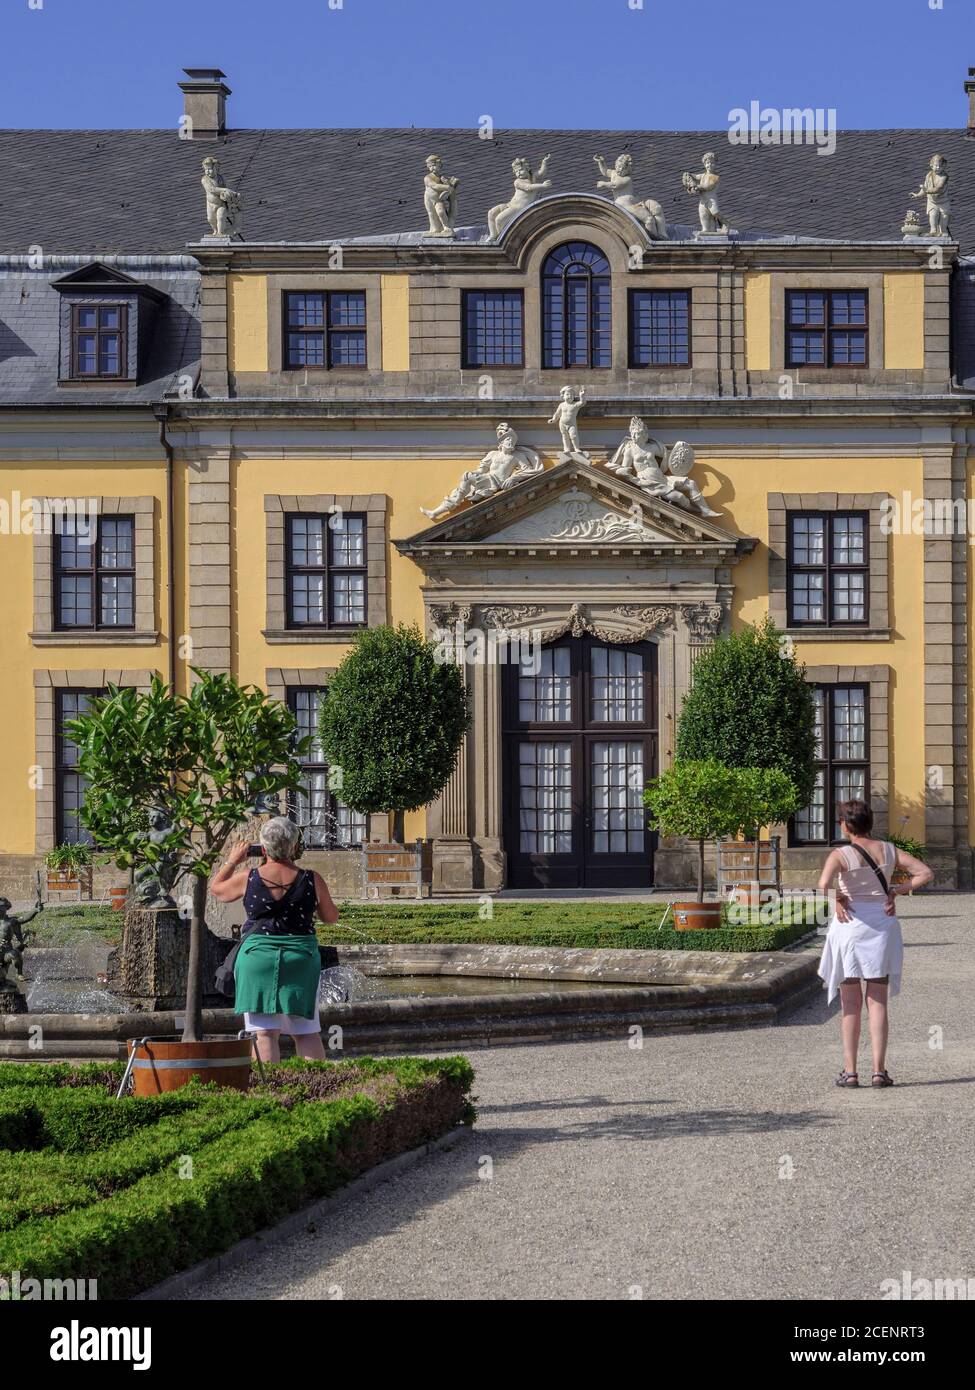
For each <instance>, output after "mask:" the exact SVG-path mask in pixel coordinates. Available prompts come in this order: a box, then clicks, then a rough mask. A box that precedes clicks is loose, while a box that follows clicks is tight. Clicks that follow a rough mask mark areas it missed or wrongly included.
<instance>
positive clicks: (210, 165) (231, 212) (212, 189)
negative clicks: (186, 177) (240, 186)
mask: <svg viewBox="0 0 975 1390" xmlns="http://www.w3.org/2000/svg"><path fill="white" fill-rule="evenodd" d="M200 182H201V183H202V184H203V191H204V192H205V193H206V195H207V221H208V222H209V224H210V235H211V236H221V237H232V236H239V237H243V235H244V233H243V230H242V227H241V211H240V209H241V201H240V194H239V193H235V192H234V190H233V189H232V188H224V186H223V185H222V184H221V182H220V162H219V160H217V159H214V157H213V155H212V154H208V155H207V157H206V159H205V160H204V161H203V178H202V179H201V180H200Z"/></svg>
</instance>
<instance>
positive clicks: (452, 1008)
mask: <svg viewBox="0 0 975 1390" xmlns="http://www.w3.org/2000/svg"><path fill="white" fill-rule="evenodd" d="M341 954H342V958H343V960H344V962H345V963H346V964H348V965H355V966H356V967H357V968H359V969H360V970H363V971H364V972H365V973H366V975H367V977H368V978H369V979H370V980H371V981H373V982H374V984H375V985H377V986H381V985H382V983H383V979H384V978H392V979H395V980H396V982H397V984H398V985H403V984H405V983H407V982H408V981H409V980H410V979H413V980H414V981H416V986H415V990H414V992H413V993H412V994H409V995H405V994H404V995H400V996H399V997H396V998H379V999H377V998H373V999H367V1000H361V1001H359V1002H352V1003H342V1004H331V1005H329V1006H328V1007H326V1008H323V1009H322V1010H321V1014H320V1017H321V1022H322V1029H323V1032H324V1033H325V1036H326V1046H327V1047H329V1049H330V1051H331V1052H332V1053H334V1054H335V1055H336V1056H341V1055H355V1054H361V1053H364V1052H372V1053H383V1052H399V1051H403V1050H405V1049H411V1050H415V1049H418V1048H419V1049H423V1050H434V1051H440V1050H443V1049H450V1048H455V1047H478V1046H494V1045H498V1044H503V1043H525V1042H541V1041H553V1040H556V1039H562V1038H564V1039H570V1038H586V1037H594V1036H600V1037H612V1036H615V1037H620V1038H624V1039H625V1038H628V1037H629V1036H630V1029H632V1028H633V1027H634V1026H639V1027H641V1028H643V1029H645V1030H669V1029H675V1028H676V1029H699V1028H702V1029H703V1028H724V1027H743V1026H749V1025H764V1024H768V1023H771V1022H774V1021H775V1020H776V1019H777V1018H779V1017H780V1016H781V1015H782V1014H784V1013H785V1012H787V1011H788V1010H789V1009H791V1008H793V1007H794V1006H795V1005H796V1004H798V1003H800V1002H802V1001H803V1000H805V999H807V998H809V997H810V996H811V995H813V994H817V993H818V992H819V991H820V989H821V985H820V981H819V979H818V977H817V975H816V967H817V965H818V961H819V952H818V951H817V950H810V949H794V950H790V951H782V952H770V953H756V954H754V955H743V954H741V953H734V954H730V953H729V954H727V955H724V954H719V953H717V952H685V951H612V950H610V951H607V950H598V951H595V950H594V951H574V950H563V949H561V948H556V947H551V948H541V947H538V948H535V947H521V946H510V947H508V946H502V947H498V946H490V947H488V946H462V947H461V946H456V947H452V946H358V947H350V948H346V949H343V951H342V953H341ZM502 980H503V981H504V982H505V983H504V984H503V985H502V983H501V982H502ZM475 982H478V983H475ZM512 982H517V983H516V984H515V985H514V987H512ZM450 983H454V984H455V985H456V987H457V988H456V989H455V990H454V992H447V993H445V994H439V993H437V994H433V993H432V992H431V993H430V994H424V993H422V992H420V991H422V990H424V989H425V988H427V987H429V988H430V989H431V991H432V989H433V988H436V989H437V990H439V989H441V988H443V987H444V986H448V990H449V984H450ZM461 990H463V991H464V992H460V991H461ZM475 990H476V992H471V991H475ZM203 1018H204V1030H205V1032H206V1033H207V1034H208V1035H218V1036H219V1035H223V1036H232V1035H234V1034H236V1033H237V1031H238V1030H239V1029H240V1028H241V1026H242V1023H243V1020H242V1018H241V1016H240V1015H239V1014H235V1013H234V1012H233V1011H232V1010H231V1009H209V1010H205V1011H204V1016H203ZM182 1026H183V1020H182V1015H181V1014H180V1013H179V1012H178V1011H176V1010H161V1011H156V1012H145V1013H137V1012H129V1013H87V1014H85V1013H68V1014H64V1013H54V1014H37V1013H28V1014H19V1015H11V1016H8V1017H5V1018H0V1058H3V1059H8V1060H11V1059H15V1058H20V1059H22V1060H25V1061H33V1062H36V1061H42V1060H63V1059H66V1058H72V1059H81V1058H84V1059H86V1060H90V1059H93V1058H111V1059H113V1060H115V1059H119V1058H124V1057H125V1055H126V1044H127V1042H128V1040H129V1039H130V1038H138V1037H145V1036H152V1037H156V1038H165V1037H167V1036H172V1037H175V1036H177V1035H178V1034H179V1032H180V1031H181V1030H182ZM38 1029H39V1030H40V1032H39V1033H38V1032H37V1030H38ZM336 1029H341V1034H338V1033H337V1032H335V1031H334V1030H336ZM32 1030H33V1031H32ZM38 1039H40V1040H41V1043H42V1045H41V1046H40V1047H38V1046H37V1041H38ZM32 1040H33V1042H32Z"/></svg>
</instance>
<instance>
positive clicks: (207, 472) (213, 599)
mask: <svg viewBox="0 0 975 1390" xmlns="http://www.w3.org/2000/svg"><path fill="white" fill-rule="evenodd" d="M230 469H231V459H230V450H229V449H218V450H215V451H213V452H212V453H210V454H208V455H207V456H206V457H203V458H198V459H193V460H191V462H190V469H189V571H190V575H189V583H190V636H191V637H192V639H193V655H192V664H193V665H194V666H198V667H199V668H200V669H201V670H204V671H229V670H230V669H231V646H232V641H233V618H232V609H231V561H230V550H231V484H230Z"/></svg>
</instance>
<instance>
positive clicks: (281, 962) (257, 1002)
mask: <svg viewBox="0 0 975 1390" xmlns="http://www.w3.org/2000/svg"><path fill="white" fill-rule="evenodd" d="M320 974H321V957H320V956H319V953H318V940H317V938H316V937H315V936H313V935H307V936H264V935H262V934H261V933H259V932H251V934H250V935H249V936H247V937H245V938H244V940H243V942H242V943H241V947H240V950H239V951H238V952H237V959H236V961H235V963H234V980H235V983H236V986H237V992H236V996H235V1000H234V1010H235V1012H236V1013H239V1014H243V1013H249V1014H291V1015H296V1016H297V1017H299V1018H317V1017H318V1004H317V1000H318V977H319V975H320Z"/></svg>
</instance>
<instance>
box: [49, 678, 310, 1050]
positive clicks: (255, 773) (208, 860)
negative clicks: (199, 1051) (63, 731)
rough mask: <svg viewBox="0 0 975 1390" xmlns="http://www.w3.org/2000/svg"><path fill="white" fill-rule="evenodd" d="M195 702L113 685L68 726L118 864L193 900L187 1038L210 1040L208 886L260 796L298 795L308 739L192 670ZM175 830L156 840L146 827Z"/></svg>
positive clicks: (274, 709) (269, 706)
mask: <svg viewBox="0 0 975 1390" xmlns="http://www.w3.org/2000/svg"><path fill="white" fill-rule="evenodd" d="M194 674H195V675H196V677H197V682H196V684H195V685H194V686H193V689H192V690H191V691H190V693H189V695H177V694H175V693H174V692H173V690H171V689H170V687H169V686H168V685H166V683H165V682H164V681H162V680H160V679H159V677H155V678H154V679H153V681H152V685H151V686H150V688H149V690H148V691H138V690H135V689H133V688H131V687H130V688H126V689H119V688H117V687H115V686H110V687H109V689H108V693H107V694H106V695H105V696H102V697H100V698H97V699H94V700H93V701H92V703H91V708H90V709H89V710H88V711H87V712H86V713H85V714H83V715H81V716H80V717H79V718H78V719H73V720H71V721H70V722H69V723H68V726H67V728H68V733H69V734H70V736H71V738H72V739H73V740H74V741H75V743H76V744H77V746H78V768H79V771H80V772H82V773H83V774H84V776H85V777H86V778H87V779H88V782H89V784H90V786H89V790H88V792H87V793H86V796H85V802H84V806H83V807H82V810H81V821H82V824H84V825H85V826H86V827H87V829H88V830H90V831H91V834H92V836H93V837H94V840H95V844H96V845H97V846H98V848H99V849H100V850H103V851H105V852H106V853H107V854H110V855H111V857H112V858H113V859H114V860H115V862H116V863H117V864H118V865H119V867H120V868H123V869H126V868H130V867H134V866H138V867H148V869H149V870H150V871H152V870H156V871H158V872H159V873H160V883H162V881H163V874H162V870H163V866H165V869H166V873H165V878H166V879H167V880H168V879H169V878H170V877H172V884H173V887H176V886H177V885H178V884H180V883H181V882H187V881H188V883H189V885H190V887H191V893H192V909H191V914H190V950H189V967H188V975H187V983H186V1020H185V1025H184V1029H183V1041H184V1042H200V1041H201V1039H202V1033H203V1021H202V1004H203V960H204V953H203V931H204V914H205V911H206V897H207V880H208V879H209V877H210V874H211V873H212V872H213V869H214V866H215V864H216V862H217V860H218V858H219V857H220V854H221V852H222V849H223V846H224V844H225V843H226V840H227V837H228V836H229V835H230V834H231V832H232V831H233V830H234V829H235V828H236V827H237V826H238V825H241V824H243V822H244V821H246V820H248V819H249V818H250V816H251V814H252V810H251V807H252V805H253V802H254V798H255V796H257V795H259V794H261V793H264V794H265V795H267V796H273V795H274V794H275V793H277V792H280V791H282V790H284V789H293V788H295V787H297V785H298V783H299V781H300V777H301V767H300V764H299V762H298V759H299V758H300V757H303V756H304V755H305V754H306V753H307V751H308V746H309V744H310V742H311V740H310V739H301V740H296V739H295V720H294V716H293V715H292V713H291V711H290V710H289V709H287V707H286V706H285V705H283V704H281V703H280V701H278V700H271V699H268V697H267V695H265V693H264V691H263V690H259V689H257V688H256V687H255V686H242V685H238V683H237V682H236V681H235V680H234V679H233V678H232V677H231V676H228V675H222V674H220V675H215V674H213V673H208V672H204V671H195V672H194ZM153 823H156V824H157V825H168V827H169V829H168V833H163V832H161V831H159V832H157V834H156V835H155V837H154V838H149V837H148V835H147V830H146V827H147V824H153Z"/></svg>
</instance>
